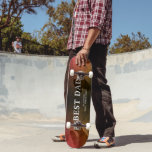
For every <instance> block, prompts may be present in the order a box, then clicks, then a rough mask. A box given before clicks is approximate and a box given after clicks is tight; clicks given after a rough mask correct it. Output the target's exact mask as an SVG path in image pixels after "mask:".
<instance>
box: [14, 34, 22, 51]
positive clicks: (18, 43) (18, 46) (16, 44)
mask: <svg viewBox="0 0 152 152" xmlns="http://www.w3.org/2000/svg"><path fill="white" fill-rule="evenodd" d="M12 47H13V48H14V52H15V53H21V49H22V43H21V41H20V37H18V36H16V41H14V42H13V43H12Z"/></svg>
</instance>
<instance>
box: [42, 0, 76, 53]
mask: <svg viewBox="0 0 152 152" xmlns="http://www.w3.org/2000/svg"><path fill="white" fill-rule="evenodd" d="M74 6H75V1H74V0H71V2H70V3H68V2H65V1H64V2H63V1H62V2H61V3H60V4H59V5H58V6H57V8H56V9H55V8H53V7H50V8H49V9H48V11H47V13H48V15H49V22H48V23H47V24H45V25H44V27H43V28H42V33H41V42H42V44H44V45H49V46H50V47H51V48H52V49H53V50H54V51H55V52H54V55H66V54H67V52H66V44H67V40H68V36H69V33H70V29H71V22H72V16H73V8H74Z"/></svg>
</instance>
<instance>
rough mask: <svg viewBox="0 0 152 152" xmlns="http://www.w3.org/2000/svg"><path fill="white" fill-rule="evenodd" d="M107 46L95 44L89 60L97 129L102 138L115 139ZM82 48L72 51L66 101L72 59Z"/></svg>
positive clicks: (66, 76)
mask: <svg viewBox="0 0 152 152" xmlns="http://www.w3.org/2000/svg"><path fill="white" fill-rule="evenodd" d="M107 48H108V47H107V46H106V45H101V44H94V45H93V46H92V47H91V49H90V53H89V60H90V61H91V63H92V71H93V74H94V75H93V78H92V101H93V105H94V109H95V112H96V122H95V123H96V129H97V131H98V134H99V136H100V137H103V136H105V137H114V136H115V134H114V128H115V124H116V120H115V117H114V114H113V105H112V98H111V90H110V87H109V86H108V85H107V79H106V58H107V50H108V49H107ZM80 50H81V47H80V48H77V49H75V50H70V52H69V60H68V64H67V70H66V73H65V81H64V97H65V101H66V90H67V78H68V65H69V62H70V59H71V58H72V57H73V56H75V55H76V54H77V53H78V52H79V51H80Z"/></svg>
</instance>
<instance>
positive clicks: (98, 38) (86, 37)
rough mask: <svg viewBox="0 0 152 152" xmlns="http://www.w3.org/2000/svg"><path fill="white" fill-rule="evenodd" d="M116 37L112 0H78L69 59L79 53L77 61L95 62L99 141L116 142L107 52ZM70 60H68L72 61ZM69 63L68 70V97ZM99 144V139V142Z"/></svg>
mask: <svg viewBox="0 0 152 152" xmlns="http://www.w3.org/2000/svg"><path fill="white" fill-rule="evenodd" d="M111 37H112V0H78V1H77V3H76V6H75V9H74V16H73V24H72V28H71V33H70V36H69V40H68V45H67V49H68V50H69V51H70V53H69V61H70V59H71V58H72V57H73V56H76V64H77V65H78V66H85V63H86V60H87V59H88V58H89V60H90V61H91V63H92V68H93V73H94V76H93V79H92V100H93V105H94V108H95V111H96V129H97V131H98V134H99V136H100V139H99V140H98V141H97V142H98V143H101V144H103V145H106V146H113V145H114V143H115V141H114V138H113V137H114V136H115V135H114V127H115V124H116V120H115V118H114V115H113V106H112V99H111V91H110V87H109V86H108V85H107V80H106V77H105V73H106V56H107V50H108V46H109V44H110V40H111ZM69 61H68V64H69ZM67 75H68V66H67V71H66V74H65V88H64V89H65V91H64V96H65V98H66V90H67V89H66V88H67ZM54 140H55V141H63V140H66V139H65V136H64V135H61V136H56V137H55V138H54ZM95 146H96V143H95Z"/></svg>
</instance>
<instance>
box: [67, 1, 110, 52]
mask: <svg viewBox="0 0 152 152" xmlns="http://www.w3.org/2000/svg"><path fill="white" fill-rule="evenodd" d="M78 1H79V2H77V4H76V6H75V9H74V13H73V20H74V24H73V23H72V27H71V32H70V35H69V40H68V44H67V49H68V50H69V49H75V48H77V47H81V46H83V45H84V42H85V40H86V38H87V36H88V30H89V28H91V27H97V28H98V29H100V31H101V32H100V34H99V36H98V37H97V39H96V40H95V42H94V43H96V44H102V45H107V44H110V40H111V37H112V0H78Z"/></svg>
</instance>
